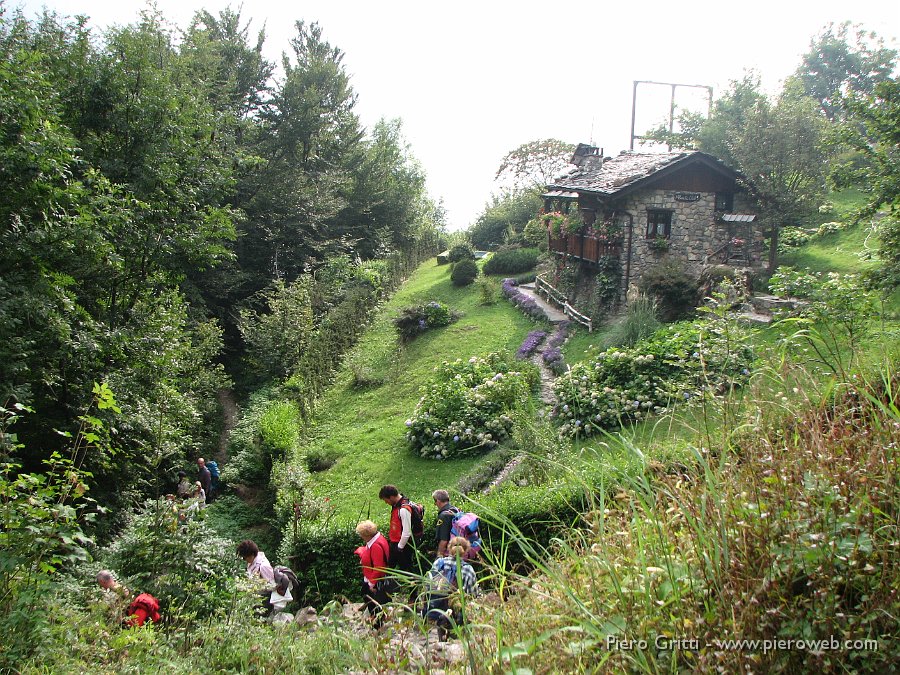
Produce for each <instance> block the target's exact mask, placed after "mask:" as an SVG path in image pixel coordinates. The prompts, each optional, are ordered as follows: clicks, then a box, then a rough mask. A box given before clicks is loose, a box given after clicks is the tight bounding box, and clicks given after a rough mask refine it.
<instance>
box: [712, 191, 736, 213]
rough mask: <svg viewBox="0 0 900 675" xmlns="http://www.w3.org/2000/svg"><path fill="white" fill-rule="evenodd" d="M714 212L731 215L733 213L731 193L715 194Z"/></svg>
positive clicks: (732, 194)
mask: <svg viewBox="0 0 900 675" xmlns="http://www.w3.org/2000/svg"><path fill="white" fill-rule="evenodd" d="M716 211H723V212H725V213H731V212H732V211H734V193H733V192H717V193H716Z"/></svg>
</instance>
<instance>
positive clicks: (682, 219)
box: [620, 190, 729, 282]
mask: <svg viewBox="0 0 900 675" xmlns="http://www.w3.org/2000/svg"><path fill="white" fill-rule="evenodd" d="M699 194H700V198H699V199H698V200H697V201H680V200H677V199H676V198H675V195H676V192H675V191H672V190H643V191H639V192H636V193H634V194H632V195H629V196H628V197H626V198H625V199H624V200H623V203H622V204H621V206H620V208H622V209H624V210H626V211H627V212H628V213H630V214H631V215H632V216H633V217H634V238H633V241H632V254H631V275H630V276H631V281H632V282H636V281H637V280H638V279H640V277H641V275H642V274H643V273H644V272H645V271H646V270H648V269H650V268H651V267H654V266H656V265H658V264H659V263H661V262H663V261H664V260H665V259H666V258H674V259H677V260H680V261H681V262H683V263H684V266H685V270H686V271H687V272H688V273H689V274H691V275H692V276H695V277H698V276H699V275H700V273H701V272H702V270H703V266H704V262H705V260H706V257H707V256H708V255H709V254H711V253H713V252H714V251H715V250H716V249H717V248H719V247H720V246H722V245H723V244H725V243H726V242H727V241H728V236H729V230H728V225H727V224H726V223H718V222H716V218H715V206H716V194H715V193H714V192H701V193H699ZM647 209H666V210H669V211H672V233H671V237H670V238H669V249H668V251H665V252H657V251H654V250H653V249H652V248H651V246H650V242H649V241H648V239H647V238H646V234H647ZM627 253H628V252H627V250H626V251H624V252H623V255H627ZM623 263H624V261H623Z"/></svg>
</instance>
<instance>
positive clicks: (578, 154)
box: [571, 143, 603, 171]
mask: <svg viewBox="0 0 900 675" xmlns="http://www.w3.org/2000/svg"><path fill="white" fill-rule="evenodd" d="M571 162H572V164H574V165H575V166H577V167H578V168H579V169H581V170H582V171H594V170H596V169H599V168H600V167H601V166H602V165H603V150H601V149H600V148H598V147H597V146H595V145H588V144H587V143H579V144H578V147H577V148H575V154H574V155H572V159H571Z"/></svg>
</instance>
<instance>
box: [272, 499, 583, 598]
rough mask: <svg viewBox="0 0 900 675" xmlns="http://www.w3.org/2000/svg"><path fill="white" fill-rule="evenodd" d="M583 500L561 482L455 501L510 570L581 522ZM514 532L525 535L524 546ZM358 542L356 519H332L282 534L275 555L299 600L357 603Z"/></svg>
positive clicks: (428, 538)
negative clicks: (291, 576)
mask: <svg viewBox="0 0 900 675" xmlns="http://www.w3.org/2000/svg"><path fill="white" fill-rule="evenodd" d="M586 504H587V499H586V496H585V493H584V489H583V487H582V486H580V485H577V484H575V483H574V482H573V483H569V482H565V481H561V482H560V483H558V484H555V485H552V486H547V485H534V486H525V487H521V486H512V485H510V486H509V487H508V488H506V489H501V490H499V491H498V492H496V493H494V494H491V495H488V496H483V497H482V496H479V497H477V498H475V499H473V501H472V502H464V501H457V502H456V505H457V506H459V507H460V508H463V509H465V510H471V511H474V512H475V513H477V514H478V515H479V517H480V520H481V534H482V539H483V540H484V544H485V548H486V549H487V550H497V548H498V547H500V546H503V545H506V546H507V547H508V550H507V552H506V557H505V561H506V565H507V566H508V567H510V568H512V567H520V566H521V565H523V564H525V565H527V563H528V556H527V553H526V549H528V548H537V549H538V550H540V549H543V548H547V547H548V546H550V543H551V540H552V539H553V538H554V537H557V536H559V535H560V534H561V533H562V532H564V531H565V530H566V529H568V528H570V527H574V526H575V525H576V524H577V523H578V522H580V518H579V516H580V514H581V513H583V512H584V510H585V508H586ZM385 510H386V509H385ZM434 516H435V512H434V508H433V507H431V508H428V507H426V513H425V523H426V530H425V546H426V547H428V548H430V547H431V546H432V538H433V534H434V531H433V530H432V529H431V525H430V523H432V521H433V520H434ZM382 520H383V522H380V521H379V519H377V518H376V519H375V521H376V522H377V523H378V524H379V527H380V529H381V532H382V534H386V533H387V513H385V514H384V518H383V519H382ZM516 530H518V531H519V532H521V535H522V536H523V537H524V538H525V544H524V545H523V543H522V541H521V537H520V536H519V535H518V533H516ZM360 545H362V540H361V539H360V538H359V537H358V536H357V534H356V531H355V523H330V524H328V525H327V526H325V527H323V526H321V525H318V524H312V525H307V526H306V528H305V529H304V530H303V531H301V533H300V537H299V541H298V542H296V543H293V540H292V537H291V535H290V532H288V531H286V532H285V534H284V539H283V543H282V547H281V550H280V553H279V557H278V559H279V560H286V561H289V562H288V564H289V565H290V566H291V568H292V569H293V570H294V571H295V572H296V573H297V577H298V579H299V580H300V583H301V585H302V592H301V596H302V597H301V602H302V603H303V604H312V605H315V606H321V605H322V604H324V603H326V602H328V601H330V600H332V599H334V598H339V597H342V596H343V597H347V598H350V599H352V600H354V601H357V600H359V598H357V597H356V596H357V595H358V593H359V584H360V580H361V578H362V576H361V572H360V567H359V559H358V558H357V557H356V555H355V554H354V553H353V551H354V550H355V549H356V547H357V546H360ZM427 554H428V553H426V555H427Z"/></svg>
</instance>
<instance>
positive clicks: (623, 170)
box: [547, 150, 733, 195]
mask: <svg viewBox="0 0 900 675" xmlns="http://www.w3.org/2000/svg"><path fill="white" fill-rule="evenodd" d="M691 157H697V158H698V159H699V158H701V157H702V158H703V159H705V160H706V161H708V162H709V163H711V164H714V165H718V166H717V168H719V169H720V170H722V171H726V172H729V173H733V172H732V170H731V169H729V168H728V167H726V166H725V164H724V163H722V162H721V161H720V160H718V159H715V158H714V157H712V156H710V155H706V154H704V153H702V152H698V151H696V150H690V151H683V152H655V153H649V152H632V151H627V150H626V151H623V152H622V153H621V154H619V155H618V156H616V157H611V158H605V159H604V160H603V163H602V164H601V165H600V166H599V167H578V168H575V169H572V170H571V171H569V172H568V173H567V174H565V175H563V176H560V177H559V178H557V179H555V180H554V181H553V182H552V183H551V184H550V185H548V186H547V187H548V188H549V189H551V190H553V189H556V190H580V191H586V192H594V193H599V194H603V195H613V194H616V193H618V192H621V191H623V190H626V189H627V188H629V187H631V186H633V185H635V184H637V183H641V182H643V181H644V180H645V179H647V178H650V177H652V176H653V175H654V174H656V173H659V172H660V171H662V170H663V169H666V168H668V167H671V166H673V165H675V164H678V163H679V162H682V161H684V160H686V159H688V158H691Z"/></svg>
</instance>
